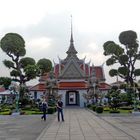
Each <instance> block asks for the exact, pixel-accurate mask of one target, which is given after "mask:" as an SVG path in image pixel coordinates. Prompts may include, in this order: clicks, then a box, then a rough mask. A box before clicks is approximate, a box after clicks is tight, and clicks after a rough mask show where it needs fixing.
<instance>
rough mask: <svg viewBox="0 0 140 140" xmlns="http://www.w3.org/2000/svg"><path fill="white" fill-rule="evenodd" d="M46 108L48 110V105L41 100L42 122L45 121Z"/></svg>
mask: <svg viewBox="0 0 140 140" xmlns="http://www.w3.org/2000/svg"><path fill="white" fill-rule="evenodd" d="M47 108H48V103H47V102H46V101H45V100H43V102H42V111H43V115H42V117H41V119H43V120H44V121H46V112H47Z"/></svg>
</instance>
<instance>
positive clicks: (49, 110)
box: [47, 107, 56, 114]
mask: <svg viewBox="0 0 140 140" xmlns="http://www.w3.org/2000/svg"><path fill="white" fill-rule="evenodd" d="M55 110H56V109H55V107H49V108H48V109H47V113H48V114H53V113H54V112H55Z"/></svg>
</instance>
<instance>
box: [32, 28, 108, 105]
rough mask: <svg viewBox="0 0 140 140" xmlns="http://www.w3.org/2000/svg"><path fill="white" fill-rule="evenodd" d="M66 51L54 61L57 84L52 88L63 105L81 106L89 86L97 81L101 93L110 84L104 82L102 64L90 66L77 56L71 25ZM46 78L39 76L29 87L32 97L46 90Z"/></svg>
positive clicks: (47, 77) (93, 85)
mask: <svg viewBox="0 0 140 140" xmlns="http://www.w3.org/2000/svg"><path fill="white" fill-rule="evenodd" d="M66 53H67V56H66V58H65V59H61V58H58V59H59V63H55V62H54V77H55V80H56V83H57V85H56V86H55V87H54V88H53V89H54V90H55V91H56V92H58V94H59V95H61V97H62V101H63V103H64V106H69V105H77V106H80V107H83V106H84V103H85V102H86V99H85V98H84V97H83V94H86V93H87V92H88V91H89V90H90V88H95V84H97V83H98V88H99V91H100V93H102V94H104V93H106V92H107V91H108V89H110V85H108V84H107V83H105V75H104V70H103V65H101V66H94V65H93V64H92V66H91V65H90V63H91V62H89V63H86V62H85V58H84V59H79V58H78V57H77V53H78V52H77V51H76V49H75V46H74V40H73V32H72V27H71V37H70V45H69V48H68V51H67V52H66ZM54 77H53V78H54ZM48 79H50V77H49V75H48V74H46V75H44V76H41V77H40V80H39V83H38V84H37V85H35V86H33V87H32V88H30V94H31V95H32V97H33V98H34V99H40V98H41V97H42V96H44V95H45V93H46V92H48V91H47V90H48V89H47V87H46V84H45V83H46V81H47V80H48ZM52 80H53V79H52ZM91 84H92V85H91ZM51 92H52V91H51Z"/></svg>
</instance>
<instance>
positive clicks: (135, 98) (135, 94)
mask: <svg viewBox="0 0 140 140" xmlns="http://www.w3.org/2000/svg"><path fill="white" fill-rule="evenodd" d="M133 90H134V111H138V108H137V92H136V87H135V83H134V89H133Z"/></svg>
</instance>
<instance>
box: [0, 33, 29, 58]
mask: <svg viewBox="0 0 140 140" xmlns="http://www.w3.org/2000/svg"><path fill="white" fill-rule="evenodd" d="M0 46H1V49H2V50H3V51H4V52H5V53H7V54H8V55H15V56H24V55H25V53H26V50H25V41H24V39H23V38H22V37H21V36H20V35H19V34H16V33H8V34H6V35H5V36H4V37H3V38H2V39H1V44H0Z"/></svg>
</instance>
